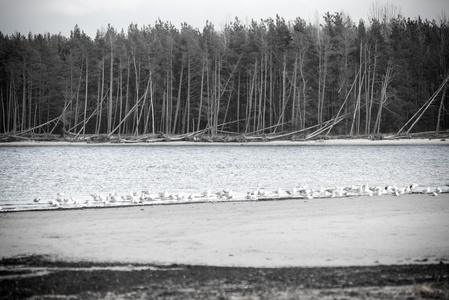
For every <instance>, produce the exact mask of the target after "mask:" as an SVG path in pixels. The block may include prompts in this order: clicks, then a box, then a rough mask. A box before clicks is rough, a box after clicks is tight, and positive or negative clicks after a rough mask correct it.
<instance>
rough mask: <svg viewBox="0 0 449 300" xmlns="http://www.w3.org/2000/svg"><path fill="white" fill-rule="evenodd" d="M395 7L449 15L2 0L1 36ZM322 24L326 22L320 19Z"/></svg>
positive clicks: (409, 1) (231, 4)
mask: <svg viewBox="0 0 449 300" xmlns="http://www.w3.org/2000/svg"><path fill="white" fill-rule="evenodd" d="M374 2H377V3H379V4H381V5H383V4H393V5H395V6H396V7H397V8H399V9H400V12H401V13H402V15H403V16H405V17H410V18H412V19H415V18H416V17H417V16H418V15H419V16H421V18H422V19H429V20H432V19H435V20H437V21H439V20H440V19H441V17H442V15H443V12H444V14H445V15H446V16H447V15H448V14H449V1H448V0H389V1H383V0H379V1H376V0H372V1H365V0H339V1H330V0H0V31H1V32H2V33H3V34H8V35H9V34H14V33H15V32H20V33H22V34H28V33H29V32H32V33H33V34H37V33H47V32H49V33H51V34H58V33H61V34H62V35H64V36H70V31H71V30H72V29H73V27H74V26H75V25H76V24H78V26H79V27H80V28H81V30H83V31H84V32H85V33H86V34H88V35H89V36H91V37H92V38H94V37H95V34H96V31H97V29H101V28H106V27H107V25H108V24H111V25H112V26H113V27H114V28H115V29H117V31H120V30H121V29H122V28H123V29H124V30H125V31H127V28H128V26H129V25H130V24H131V23H134V24H137V25H138V26H139V27H140V26H142V25H154V23H155V22H156V21H157V19H158V18H160V19H161V20H162V21H164V22H165V21H169V22H171V23H172V24H173V25H175V26H176V27H178V28H179V27H180V24H181V23H183V22H186V23H187V24H189V25H192V26H193V27H195V28H199V29H202V28H203V27H204V25H205V24H206V20H209V21H210V22H212V24H214V25H215V28H216V29H220V28H222V26H223V24H226V23H229V22H231V21H234V19H235V17H238V18H239V19H240V20H241V21H242V22H245V23H246V22H249V21H250V20H252V19H253V20H256V21H260V20H261V19H267V18H269V17H271V18H275V17H276V14H278V15H279V16H281V17H283V18H284V19H285V20H286V21H290V20H294V19H296V18H297V17H301V18H302V19H304V20H306V21H310V22H312V23H314V22H315V16H316V15H317V14H318V16H320V17H321V16H322V15H324V13H326V12H328V11H329V12H331V13H334V12H344V13H345V14H347V15H349V16H350V17H351V18H352V20H353V21H354V22H356V23H358V20H359V19H364V20H368V14H369V12H370V8H371V7H372V4H373V3H374ZM321 19H322V18H321Z"/></svg>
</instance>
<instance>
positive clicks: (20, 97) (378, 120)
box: [0, 8, 449, 139]
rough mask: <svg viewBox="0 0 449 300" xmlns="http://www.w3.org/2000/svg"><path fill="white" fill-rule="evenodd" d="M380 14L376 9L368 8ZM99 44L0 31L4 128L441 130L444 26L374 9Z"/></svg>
mask: <svg viewBox="0 0 449 300" xmlns="http://www.w3.org/2000/svg"><path fill="white" fill-rule="evenodd" d="M373 11H375V10H373ZM375 12H376V13H373V14H372V16H371V19H370V20H369V21H364V20H360V21H353V20H351V18H350V17H348V16H346V15H344V14H343V13H326V14H324V16H321V17H317V20H316V21H315V22H306V21H305V20H303V19H301V18H299V17H298V18H297V19H295V20H284V19H283V18H282V17H281V16H277V17H276V18H274V19H267V20H260V21H255V20H252V21H250V22H242V21H241V20H239V19H235V20H234V21H232V22H229V23H227V24H225V25H223V26H221V28H216V27H215V26H214V24H212V23H210V22H206V24H205V26H204V28H202V29H197V28H193V27H192V26H190V25H188V24H185V23H184V24H182V25H181V26H180V27H179V28H177V27H176V26H174V25H172V24H171V23H170V22H164V21H161V20H157V21H156V22H154V25H148V26H146V25H145V26H138V25H136V24H131V25H129V27H128V28H127V30H123V29H122V30H120V31H118V30H116V29H115V28H114V27H113V26H112V25H109V26H108V27H107V28H105V29H103V30H98V31H97V34H96V37H95V39H92V38H90V37H89V36H88V35H86V34H85V33H84V32H83V31H82V29H81V28H79V27H78V26H76V25H75V26H74V29H73V30H72V32H71V34H70V37H65V36H62V35H61V34H59V35H54V34H48V33H47V34H33V33H29V34H28V35H23V34H20V33H16V34H13V35H4V34H2V33H1V32H0V61H1V64H0V100H1V103H0V104H1V111H0V120H1V121H0V134H1V135H3V136H26V137H33V136H45V135H48V136H50V135H62V136H66V137H67V136H68V137H71V138H74V139H75V138H83V137H87V136H89V137H97V138H99V137H101V138H103V139H108V138H111V137H117V136H118V137H140V138H147V139H151V138H157V137H160V138H169V137H177V138H179V139H196V138H203V137H208V138H217V137H238V138H241V139H245V138H247V137H257V138H264V139H270V138H274V137H276V138H282V137H283V138H288V139H307V138H313V137H315V136H316V137H319V136H327V135H333V136H362V135H363V136H370V137H380V136H382V135H385V134H408V133H410V134H411V133H416V132H428V131H433V132H442V131H446V130H448V129H449V113H448V109H449V95H448V93H447V86H448V78H449V77H448V76H449V23H448V22H447V20H444V18H443V20H442V21H438V22H437V21H428V20H422V19H421V18H419V17H418V18H416V19H410V18H405V17H402V16H401V15H399V14H395V13H394V11H389V10H385V9H380V8H379V9H378V10H377V11H375Z"/></svg>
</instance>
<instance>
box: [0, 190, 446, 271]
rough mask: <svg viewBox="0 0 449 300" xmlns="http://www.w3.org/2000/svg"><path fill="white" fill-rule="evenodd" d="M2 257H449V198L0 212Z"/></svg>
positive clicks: (350, 262) (246, 261) (290, 261)
mask: <svg viewBox="0 0 449 300" xmlns="http://www.w3.org/2000/svg"><path fill="white" fill-rule="evenodd" d="M0 240H1V243H0V256H1V257H2V258H5V257H13V256H16V255H31V254H38V255H51V256H53V257H55V258H57V259H64V260H69V261H80V260H88V261H94V262H108V261H109V262H129V263H156V264H171V263H179V264H198V265H215V266H253V267H281V266H354V265H358V266H363V265H376V264H410V263H419V262H420V261H424V262H426V263H438V262H439V261H440V260H448V259H449V194H440V195H438V196H436V197H433V196H430V195H402V196H399V197H394V196H382V197H348V198H338V199H313V200H308V201H305V200H285V201H267V202H233V203H203V204H188V205H165V206H142V207H123V208H112V209H84V210H63V211H62V210H61V211H28V212H13V213H1V214H0Z"/></svg>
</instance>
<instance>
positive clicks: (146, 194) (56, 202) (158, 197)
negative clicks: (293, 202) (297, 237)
mask: <svg viewBox="0 0 449 300" xmlns="http://www.w3.org/2000/svg"><path fill="white" fill-rule="evenodd" d="M443 192H444V193H447V192H449V190H444V191H443V190H442V189H441V188H430V187H427V188H418V185H417V184H412V185H409V186H406V187H396V186H395V185H393V186H386V187H380V186H377V187H371V186H368V185H361V186H351V187H345V188H343V187H336V188H325V187H320V188H319V189H313V188H309V187H308V186H301V187H295V188H292V189H288V190H282V189H278V190H276V191H274V192H270V191H267V190H266V189H264V188H261V187H260V186H258V188H256V189H254V190H251V191H249V192H247V193H246V195H245V194H243V195H240V196H236V195H235V194H234V192H233V191H232V190H230V189H224V190H221V191H219V192H216V193H213V192H211V190H210V189H208V190H206V191H204V192H202V193H200V194H185V193H183V192H179V193H168V192H166V191H164V192H159V193H152V192H151V191H150V190H143V191H141V192H131V193H128V194H125V195H119V194H118V193H109V194H108V195H104V194H99V193H95V194H92V195H91V198H90V199H87V200H82V201H81V200H77V199H75V198H73V197H70V198H69V197H66V196H65V195H64V194H63V193H58V194H57V196H56V198H55V199H52V200H50V201H48V204H49V205H50V207H54V208H70V207H90V206H95V207H98V206H119V205H127V204H128V205H139V204H170V203H189V202H214V201H244V200H281V199H283V200H286V199H314V198H339V197H350V196H382V195H393V196H400V195H403V194H412V193H414V194H427V195H432V196H438V194H440V193H443ZM41 201H42V198H41V197H40V196H38V197H36V198H35V199H34V202H35V203H39V202H41Z"/></svg>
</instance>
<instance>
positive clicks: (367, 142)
mask: <svg viewBox="0 0 449 300" xmlns="http://www.w3.org/2000/svg"><path fill="white" fill-rule="evenodd" d="M326 145H329V146H389V145H391V146H393V145H400V146H406V145H411V146H415V145H416V146H418V145H445V146H447V145H449V139H445V138H432V139H431V138H398V139H396V138H395V139H382V140H371V139H363V138H354V139H352V138H336V139H318V140H307V141H291V140H275V141H266V142H261V141H248V142H194V141H166V142H161V141H158V142H122V143H114V142H85V141H74V142H71V141H66V140H60V141H33V140H30V141H14V142H1V143H0V148H1V147H21V146H23V147H27V146H326Z"/></svg>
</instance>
